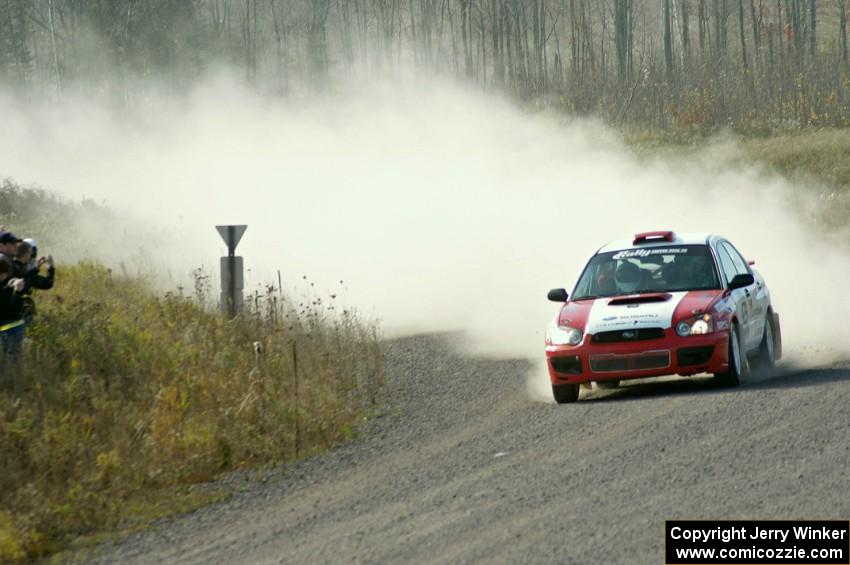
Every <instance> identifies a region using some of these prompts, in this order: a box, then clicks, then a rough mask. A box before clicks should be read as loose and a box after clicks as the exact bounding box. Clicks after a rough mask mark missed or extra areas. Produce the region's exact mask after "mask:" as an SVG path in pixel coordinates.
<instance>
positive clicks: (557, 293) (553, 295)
mask: <svg viewBox="0 0 850 565" xmlns="http://www.w3.org/2000/svg"><path fill="white" fill-rule="evenodd" d="M546 298H548V299H549V300H551V301H552V302H566V301H567V298H569V295H568V294H567V291H566V290H564V289H563V288H553V289H552V290H550V291H549V294H547V295H546Z"/></svg>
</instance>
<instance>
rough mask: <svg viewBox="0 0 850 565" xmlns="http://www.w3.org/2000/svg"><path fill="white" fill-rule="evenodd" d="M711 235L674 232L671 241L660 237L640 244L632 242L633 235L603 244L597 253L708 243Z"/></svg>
mask: <svg viewBox="0 0 850 565" xmlns="http://www.w3.org/2000/svg"><path fill="white" fill-rule="evenodd" d="M712 237H716V236H712V234H710V233H699V232H697V233H675V234H674V237H673V241H667V240H666V239H660V240H658V241H652V242H647V243H641V244H640V245H635V244H634V236H633V237H630V238H628V239H619V240H617V241H612V242H610V243H608V244H606V245H603V246H602V247H601V248H600V249H599V251H597V253H607V252H609V251H622V250H623V249H637V248H641V249H646V248H652V247H669V246H670V245H708V243H709V239H710V238H712Z"/></svg>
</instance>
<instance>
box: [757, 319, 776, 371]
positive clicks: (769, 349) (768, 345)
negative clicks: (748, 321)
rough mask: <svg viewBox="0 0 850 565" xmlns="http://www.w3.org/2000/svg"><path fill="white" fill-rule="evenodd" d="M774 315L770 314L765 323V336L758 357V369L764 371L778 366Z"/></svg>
mask: <svg viewBox="0 0 850 565" xmlns="http://www.w3.org/2000/svg"><path fill="white" fill-rule="evenodd" d="M774 333H775V330H774V327H773V314H772V313H770V312H768V313H767V319H766V320H765V322H764V335H763V336H762V338H761V343H760V344H759V351H758V354H757V356H756V367H757V368H758V369H759V370H762V371H770V370H771V369H773V366H774V365H775V364H776V349H775V346H776V342H775V341H774Z"/></svg>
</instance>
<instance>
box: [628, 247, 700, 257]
mask: <svg viewBox="0 0 850 565" xmlns="http://www.w3.org/2000/svg"><path fill="white" fill-rule="evenodd" d="M688 249H689V248H688V247H654V248H652V249H625V250H623V251H620V252H618V253H615V254H614V256H613V257H611V259H628V258H630V257H649V256H650V255H684V254H685V253H687V252H688Z"/></svg>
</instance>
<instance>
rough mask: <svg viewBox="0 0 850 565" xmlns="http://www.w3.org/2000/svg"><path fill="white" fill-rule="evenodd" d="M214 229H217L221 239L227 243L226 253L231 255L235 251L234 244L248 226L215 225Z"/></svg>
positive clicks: (237, 242)
mask: <svg viewBox="0 0 850 565" xmlns="http://www.w3.org/2000/svg"><path fill="white" fill-rule="evenodd" d="M215 229H217V230H218V234H219V235H220V236H221V239H223V240H224V243H225V244H227V254H228V255H230V256H233V255H234V254H235V253H236V246H237V245H239V240H241V239H242V236H243V235H244V234H245V230H247V229H248V226H246V225H240V226H216V227H215Z"/></svg>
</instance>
